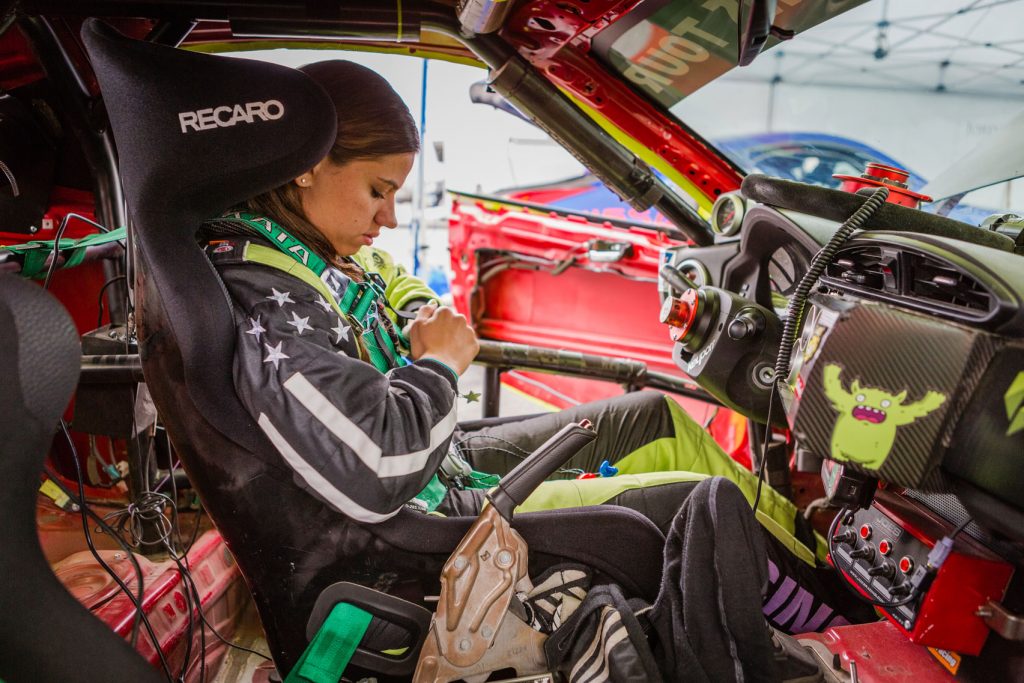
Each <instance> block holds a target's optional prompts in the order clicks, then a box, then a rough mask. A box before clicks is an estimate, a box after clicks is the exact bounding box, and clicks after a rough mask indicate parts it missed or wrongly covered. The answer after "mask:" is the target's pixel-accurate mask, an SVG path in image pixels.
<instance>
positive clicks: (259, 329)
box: [245, 315, 267, 342]
mask: <svg viewBox="0 0 1024 683" xmlns="http://www.w3.org/2000/svg"><path fill="white" fill-rule="evenodd" d="M262 317H263V316H260V315H258V316H256V319H255V320H253V319H252V318H249V323H250V324H251V325H252V327H250V328H249V329H248V330H246V331H245V333H246V334H251V335H252V336H254V337H256V341H257V342H259V340H260V335H262V334H263V333H264V332H266V331H267V329H266V328H265V327H263V325H262V324H261V323H260V318H262Z"/></svg>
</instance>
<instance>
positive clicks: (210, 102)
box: [82, 20, 664, 672]
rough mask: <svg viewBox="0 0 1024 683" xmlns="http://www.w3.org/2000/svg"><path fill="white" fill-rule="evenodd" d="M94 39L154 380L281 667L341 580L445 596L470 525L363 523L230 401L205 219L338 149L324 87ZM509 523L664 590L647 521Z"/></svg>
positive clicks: (226, 317) (547, 557) (208, 58)
mask: <svg viewBox="0 0 1024 683" xmlns="http://www.w3.org/2000/svg"><path fill="white" fill-rule="evenodd" d="M82 33H83V38H84V40H85V43H86V46H87V48H88V51H89V54H90V56H91V58H92V62H93V65H94V68H95V70H96V74H97V77H98V79H99V82H100V85H101V88H102V91H103V96H104V101H105V103H106V107H107V111H108V113H109V116H110V121H111V125H112V128H113V132H114V138H115V140H116V142H117V147H118V153H119V157H120V160H121V172H122V180H123V185H124V190H125V196H126V198H127V200H128V204H129V213H130V216H131V219H132V227H133V230H134V233H133V235H134V239H135V245H136V248H137V254H136V285H135V286H136V290H135V296H136V320H137V323H138V329H139V346H140V352H141V355H142V361H143V371H144V373H145V376H146V381H147V384H148V385H149V388H150V391H151V393H152V395H153V398H154V401H155V402H156V405H157V408H158V409H159V411H160V415H161V418H162V420H163V422H164V424H165V426H166V427H167V430H168V433H169V434H170V435H171V439H172V441H173V443H174V447H175V450H176V451H177V453H178V455H179V457H180V458H181V461H182V463H183V464H184V466H185V468H186V469H187V471H188V474H189V477H190V478H191V480H192V483H193V485H194V486H195V488H196V490H197V491H198V492H199V494H200V496H201V497H202V499H203V501H204V503H205V505H206V508H207V510H208V511H209V513H210V516H211V517H212V518H213V520H214V521H215V522H216V524H217V527H218V529H219V530H220V531H221V533H222V534H223V536H224V539H225V541H226V542H227V544H228V546H229V547H230V549H231V551H232V553H233V554H234V556H235V558H236V559H237V561H238V564H239V566H240V568H241V570H242V573H243V575H244V576H245V578H246V581H247V582H248V584H249V588H250V590H251V591H252V593H253V596H254V598H255V600H256V604H257V607H258V609H259V612H260V618H261V620H262V622H263V626H264V630H265V631H266V635H267V639H268V641H269V643H270V646H271V651H272V653H273V654H274V658H275V660H276V662H277V665H278V667H279V669H280V670H281V671H282V672H286V671H288V670H289V669H290V668H291V667H292V665H293V664H294V663H295V661H296V659H297V658H298V656H299V655H300V654H301V652H302V650H303V649H304V648H305V644H306V641H305V634H304V628H305V623H306V619H307V617H308V616H309V613H310V610H311V608H312V606H313V603H314V601H315V600H316V597H317V595H318V594H319V592H320V591H321V590H322V589H323V588H325V587H326V586H328V585H330V584H332V583H334V582H336V581H340V580H346V581H352V582H356V583H360V584H363V585H367V586H371V587H377V588H380V589H383V590H390V591H392V592H396V593H402V594H406V593H409V592H413V591H419V592H420V595H422V594H423V592H428V593H429V592H433V591H435V590H436V589H437V577H438V574H439V571H440V568H441V566H442V565H443V563H444V561H445V559H446V558H447V556H448V554H449V553H450V552H451V550H452V549H453V548H454V547H455V545H456V544H457V543H458V541H459V540H460V539H461V537H462V535H463V533H464V532H465V531H466V529H468V527H469V524H470V523H471V521H472V520H470V519H466V518H455V519H444V518H438V517H426V516H421V515H418V514H415V513H412V512H407V511H403V512H401V513H400V514H399V515H397V516H396V517H394V518H393V519H392V520H390V521H388V522H385V523H383V524H380V525H376V526H369V525H360V524H356V523H354V522H352V521H351V520H349V519H348V518H346V517H344V516H343V515H341V514H340V513H338V512H337V511H335V510H333V509H331V508H329V507H328V506H326V505H325V504H323V503H322V502H320V501H319V500H318V499H316V498H315V497H313V496H312V495H311V494H309V493H307V492H306V491H305V490H304V489H302V488H301V487H300V486H299V484H298V483H297V481H296V478H295V475H293V473H292V472H291V471H290V470H289V469H287V468H286V467H285V466H284V463H283V460H282V459H281V458H280V456H279V455H278V454H277V452H276V451H275V449H274V448H273V446H272V445H271V444H270V443H269V441H268V440H267V439H266V438H265V437H264V436H263V433H262V432H261V430H260V429H259V428H258V427H257V426H256V424H255V423H254V421H253V420H252V418H251V417H250V416H249V415H248V413H247V412H246V411H245V408H244V407H243V406H242V404H241V402H240V401H239V399H238V398H237V395H236V394H235V388H234V384H233V380H232V364H233V360H234V340H235V322H234V319H233V313H232V306H231V302H230V300H229V298H228V296H227V293H226V291H225V289H224V287H223V285H222V283H221V281H220V279H219V278H218V276H217V274H216V272H215V270H214V269H213V267H212V266H211V265H210V263H209V261H208V260H207V259H206V257H205V255H204V254H203V253H202V251H201V250H200V249H199V247H198V246H197V245H196V243H195V233H196V230H197V228H198V227H199V224H200V222H201V221H202V220H203V219H205V218H207V217H210V216H214V215H217V214H218V213H220V212H221V211H223V210H225V209H226V208H228V207H230V206H231V205H233V204H235V203H238V202H240V201H241V200H244V199H246V198H248V197H251V196H254V195H256V194H258V193H260V192H262V191H264V190H266V189H269V188H272V187H275V186H278V185H281V184H283V183H285V182H287V181H289V180H290V179H292V178H295V177H296V176H298V175H299V174H300V173H302V172H303V171H305V170H307V169H309V168H310V167H312V166H313V165H314V164H315V163H316V162H317V161H319V160H320V159H321V158H323V157H324V156H325V155H326V152H327V150H328V148H329V146H330V145H331V143H332V142H333V140H334V136H335V122H334V110H333V106H332V105H331V103H330V101H329V100H328V98H327V96H326V94H325V93H324V92H323V91H322V90H321V89H320V88H319V86H317V85H316V84H315V83H313V82H312V81H311V80H309V79H308V78H307V77H306V76H305V75H304V74H302V73H301V72H298V71H295V70H292V69H287V68H284V67H281V66H277V65H273V64H267V63H263V62H255V61H249V60H242V59H234V58H226V57H218V56H213V55H205V54H196V53H190V52H185V51H181V50H176V49H173V48H167V47H162V46H158V45H152V44H148V43H142V42H138V41H132V40H128V39H126V38H124V37H123V36H120V35H119V34H117V33H116V32H114V31H113V30H112V29H110V28H109V27H106V26H105V25H103V24H102V23H100V22H98V21H95V20H90V21H88V22H86V24H85V26H84V27H83V29H82ZM270 100H274V101H276V102H279V103H280V105H281V108H280V112H278V110H277V109H274V112H273V113H274V114H277V113H280V114H281V115H280V117H278V118H273V119H270V120H266V121H264V120H256V119H254V120H253V122H252V123H247V122H246V123H236V124H235V125H231V126H226V127H221V126H218V125H215V124H213V125H211V126H210V127H209V128H208V129H205V130H199V131H195V130H191V129H189V130H187V132H182V119H181V114H182V113H183V112H185V113H186V114H187V113H188V112H200V111H201V110H204V109H211V108H216V107H219V106H234V105H235V104H239V103H242V104H244V103H248V102H268V101H270ZM207 113H209V112H207ZM222 118H225V120H226V114H225V115H224V116H222ZM188 120H191V118H190V117H189V118H188ZM205 120H206V121H207V122H209V119H208V118H206V119H205ZM595 513H596V514H595ZM515 526H516V527H517V528H518V529H520V531H521V532H522V533H523V534H524V536H525V537H526V539H527V541H528V542H529V544H530V546H531V550H532V551H534V552H533V555H532V556H531V558H532V559H533V560H537V561H547V562H549V563H553V562H556V561H577V562H585V563H587V564H590V565H591V566H594V567H595V568H597V569H599V570H600V571H601V572H602V573H604V574H606V575H607V576H608V577H610V578H611V579H613V580H615V581H617V582H619V583H621V584H622V585H624V586H626V587H627V590H630V591H631V592H633V593H635V594H637V595H641V596H644V597H646V598H647V599H648V600H653V599H654V597H655V596H656V595H657V591H658V586H659V582H660V572H661V564H662V563H661V551H662V546H663V543H664V538H663V536H662V534H661V533H660V532H659V531H658V530H657V529H656V528H655V527H654V525H653V524H652V523H651V522H649V521H648V520H647V519H645V518H643V517H642V516H641V515H639V514H637V513H634V512H632V511H630V510H626V509H625V508H616V507H611V506H609V507H607V508H603V509H601V510H600V511H591V512H588V513H587V514H578V513H575V512H561V513H533V514H525V515H521V516H519V517H517V518H516V522H515ZM612 536H614V537H615V542H609V538H610V537H612Z"/></svg>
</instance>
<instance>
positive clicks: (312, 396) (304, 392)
mask: <svg viewBox="0 0 1024 683" xmlns="http://www.w3.org/2000/svg"><path fill="white" fill-rule="evenodd" d="M283 386H284V388H285V389H287V390H288V392H289V393H290V394H292V396H294V397H295V398H296V399H298V401H299V403H301V404H302V405H303V407H305V408H306V410H308V411H309V412H310V413H312V414H313V416H314V417H316V419H318V420H320V422H322V423H323V424H324V426H325V427H327V429H329V430H330V431H331V433H332V434H334V435H335V436H336V437H338V438H339V439H341V442H342V443H343V444H345V445H346V446H348V447H349V448H351V449H352V450H353V451H354V452H355V454H356V455H357V456H358V457H359V459H360V460H362V461H363V464H364V465H366V466H367V467H369V468H370V470H371V471H373V472H374V473H375V474H376V475H377V476H378V477H381V478H384V477H400V476H405V475H408V474H414V473H416V472H420V471H422V470H423V468H424V467H425V466H426V464H427V459H428V458H429V457H430V454H431V453H433V452H434V451H435V450H437V448H438V446H440V445H441V444H442V443H443V442H444V441H445V439H447V438H448V437H450V436H451V434H452V432H453V431H454V430H455V422H456V420H457V417H456V403H455V402H454V401H453V402H452V409H451V410H450V411H448V414H447V415H445V416H444V417H442V418H441V419H440V420H439V421H438V422H437V424H435V425H434V426H433V427H432V428H431V430H430V442H429V443H428V444H427V447H426V448H424V449H422V450H419V451H414V452H412V453H401V454H395V455H388V456H385V455H383V454H382V453H381V449H380V446H378V445H377V444H375V443H374V442H373V439H371V438H370V437H369V436H367V434H366V432H364V431H363V430H362V429H360V428H359V425H357V424H356V423H355V422H353V421H352V420H350V419H349V418H348V417H347V416H346V415H345V414H344V413H342V412H341V411H340V410H338V407H337V406H336V405H334V404H333V403H331V401H330V400H329V399H328V398H327V397H326V396H324V395H323V394H322V393H321V392H320V390H318V389H317V388H316V387H315V386H313V384H312V383H310V381H309V380H308V379H306V378H305V376H303V374H302V373H301V372H297V373H295V374H294V375H292V376H291V377H289V378H288V380H287V381H286V382H285V383H284V385H283Z"/></svg>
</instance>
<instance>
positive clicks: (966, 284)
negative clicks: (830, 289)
mask: <svg viewBox="0 0 1024 683" xmlns="http://www.w3.org/2000/svg"><path fill="white" fill-rule="evenodd" d="M824 280H825V281H826V282H828V284H829V285H831V286H834V287H836V288H837V289H839V290H845V291H849V292H851V293H859V294H860V295H862V296H867V297H869V298H877V299H881V300H883V301H888V302H890V303H893V304H896V305H898V306H905V307H907V308H912V309H915V310H919V311H926V312H928V313H930V314H932V315H938V316H941V317H946V318H952V319H954V320H963V321H976V320H981V319H984V318H987V317H989V316H990V315H991V314H992V313H994V312H995V310H996V309H997V308H998V305H999V302H998V300H997V299H996V296H995V294H993V292H992V290H991V289H990V288H989V287H987V286H986V285H984V284H982V282H981V281H979V280H978V279H977V278H975V277H973V276H972V275H970V274H969V273H967V272H964V271H963V270H961V269H960V268H958V267H957V266H956V265H954V264H953V263H950V262H948V261H945V260H942V259H939V258H936V257H935V256H932V255H929V254H922V253H920V252H917V251H911V250H909V249H905V248H902V247H897V246H890V245H884V244H883V245H880V244H858V245H855V246H849V247H846V248H845V249H842V250H840V251H839V253H838V254H836V256H835V258H833V259H832V262H831V263H830V264H829V265H828V268H827V269H826V271H825V276H824Z"/></svg>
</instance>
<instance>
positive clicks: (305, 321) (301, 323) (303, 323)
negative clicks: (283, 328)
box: [285, 311, 313, 337]
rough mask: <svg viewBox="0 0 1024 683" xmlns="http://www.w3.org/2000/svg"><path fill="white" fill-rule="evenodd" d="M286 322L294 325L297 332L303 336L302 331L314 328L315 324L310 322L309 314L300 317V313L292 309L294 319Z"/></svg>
mask: <svg viewBox="0 0 1024 683" xmlns="http://www.w3.org/2000/svg"><path fill="white" fill-rule="evenodd" d="M285 324H287V325H291V326H292V327H294V328H295V332H296V333H297V334H298V335H299V336H300V337H301V336H302V333H303V332H305V331H306V330H311V329H313V326H312V325H310V324H309V316H308V315H307V316H306V317H305V318H300V317H299V314H298V313H296V312H295V311H292V319H291V320H288V321H285Z"/></svg>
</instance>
